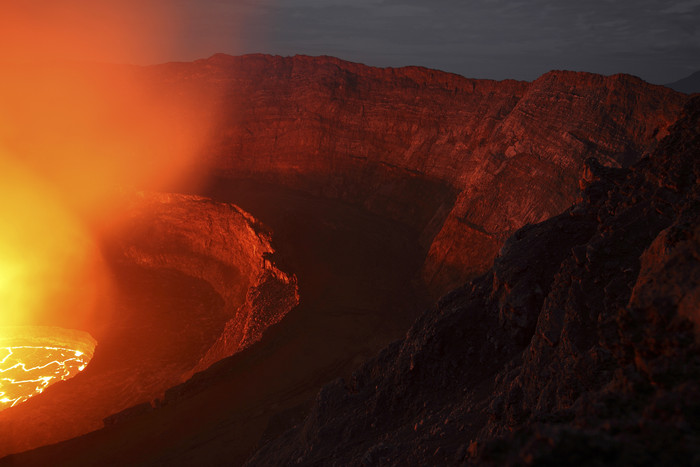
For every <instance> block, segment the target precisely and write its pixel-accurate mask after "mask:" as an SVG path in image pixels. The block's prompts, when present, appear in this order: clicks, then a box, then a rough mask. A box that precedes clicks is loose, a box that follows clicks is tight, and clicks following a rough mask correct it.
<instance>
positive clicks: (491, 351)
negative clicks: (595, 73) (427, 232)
mask: <svg viewBox="0 0 700 467" xmlns="http://www.w3.org/2000/svg"><path fill="white" fill-rule="evenodd" d="M699 180H700V98H698V99H695V100H694V101H692V102H691V104H690V105H689V106H688V107H687V108H686V112H685V115H684V116H683V117H682V118H681V120H680V121H679V122H678V123H677V124H676V125H675V126H674V127H673V130H672V133H671V135H670V136H669V137H667V138H666V139H665V140H664V141H663V142H662V144H661V146H660V147H659V149H658V150H657V151H656V152H655V153H654V155H653V156H651V157H650V158H647V159H644V160H642V161H640V162H639V163H637V164H635V165H634V166H633V167H632V168H631V169H629V170H626V169H610V168H606V167H604V166H601V165H599V164H598V163H597V162H596V161H595V160H590V161H588V162H587V168H586V171H585V174H584V177H583V180H582V187H583V188H584V190H583V196H582V200H581V202H579V203H578V204H576V205H574V206H573V207H571V208H570V209H568V210H567V211H566V212H564V213H563V214H561V215H559V216H556V217H553V218H551V219H549V220H547V221H545V222H543V223H540V224H536V225H529V226H526V227H524V228H522V229H520V230H519V231H518V232H516V234H515V235H513V236H512V237H511V238H510V239H509V240H508V241H507V242H506V244H505V246H504V247H503V248H502V249H501V252H500V254H499V256H498V258H497V259H496V261H495V263H494V265H493V267H492V268H491V270H490V271H489V272H487V273H486V274H485V275H483V276H481V277H479V278H478V279H475V280H474V281H472V282H470V283H468V284H466V285H464V286H463V287H462V288H460V289H457V290H455V291H453V292H452V293H450V294H448V295H447V296H445V297H444V298H443V299H442V300H441V301H440V303H439V304H438V306H437V307H436V308H435V309H433V310H431V311H429V312H428V313H426V314H424V315H423V316H422V317H421V318H419V320H418V321H417V322H416V324H415V325H414V326H413V327H412V328H411V330H410V331H409V333H408V335H407V337H406V338H405V339H404V340H402V341H399V342H397V343H395V344H393V345H391V346H389V347H387V348H386V349H385V350H384V351H382V352H381V353H380V354H379V356H377V357H376V358H375V359H374V360H373V361H371V362H369V363H368V364H366V365H365V366H363V367H362V368H361V369H360V370H359V371H357V372H356V373H355V374H354V375H353V376H352V378H350V379H346V380H340V379H339V380H337V381H335V382H333V383H331V384H329V385H327V386H325V387H324V388H323V389H322V390H321V392H320V393H319V395H318V397H317V399H316V402H315V404H314V406H313V408H312V410H311V413H310V415H309V416H308V417H307V418H306V420H305V421H304V422H303V423H301V424H299V425H298V426H297V427H295V428H294V429H293V430H291V431H289V432H287V433H285V434H284V435H283V436H281V437H280V438H278V439H276V440H274V441H272V442H271V443H269V444H268V445H267V446H265V447H264V448H263V449H261V450H260V451H259V452H258V453H257V454H256V455H255V456H254V457H253V458H252V459H250V460H249V462H248V465H251V466H252V465H256V466H257V465H260V466H262V465H291V464H295V465H318V466H321V465H444V464H454V465H459V464H462V463H463V462H467V463H475V464H479V465H484V464H485V465H524V464H533V463H534V464H539V465H697V462H698V460H700V352H699V350H700V346H699V345H698V342H699V341H700V339H699V333H698V325H700V184H699V183H698V182H699Z"/></svg>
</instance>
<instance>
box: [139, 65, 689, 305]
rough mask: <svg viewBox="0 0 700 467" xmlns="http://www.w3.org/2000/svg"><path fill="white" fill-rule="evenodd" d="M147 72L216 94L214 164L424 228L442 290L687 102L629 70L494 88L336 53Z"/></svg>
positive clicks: (210, 157)
mask: <svg viewBox="0 0 700 467" xmlns="http://www.w3.org/2000/svg"><path fill="white" fill-rule="evenodd" d="M148 72H149V73H152V74H153V75H154V77H155V78H156V79H159V80H168V81H169V82H172V83H175V84H176V85H177V86H181V87H183V88H184V89H200V90H201V89H211V92H209V93H208V95H216V96H218V97H217V99H218V102H217V105H215V106H214V107H217V108H218V109H219V114H218V119H217V121H218V125H217V126H216V128H214V130H213V131H212V138H211V145H210V146H209V147H208V149H207V150H206V151H205V155H204V156H203V157H204V158H205V159H206V160H207V161H208V164H209V165H210V166H211V167H212V168H213V169H214V170H215V171H216V172H217V173H218V174H219V175H223V176H225V177H227V178H230V179H242V178H252V179H256V180H266V181H270V182H274V183H279V184H283V185H285V186H289V187H292V188H295V189H299V190H302V191H305V192H308V193H312V194H314V195H318V196H323V197H329V198H338V199H342V200H345V201H349V202H352V203H355V204H358V205H361V206H364V207H365V208H367V209H369V210H370V211H372V212H375V213H378V214H381V215H383V216H386V217H389V218H391V219H394V220H399V221H401V222H404V223H406V224H407V225H409V226H411V227H412V228H414V229H417V230H418V231H420V232H422V238H423V243H424V245H425V248H426V250H428V254H427V258H426V262H425V266H424V268H423V277H424V279H425V281H426V282H427V283H429V284H430V285H431V287H432V289H433V291H434V292H435V293H436V294H438V295H439V294H441V293H444V292H446V291H448V290H449V289H451V288H452V287H453V286H455V285H457V284H460V283H463V282H464V280H466V279H467V278H470V277H474V276H475V275H477V274H478V273H481V272H483V271H484V270H485V269H487V268H488V266H489V265H490V263H491V261H492V260H493V258H494V257H495V255H496V252H497V251H498V249H499V248H500V246H501V244H502V242H503V241H504V240H505V239H506V238H507V237H508V236H509V235H510V234H511V233H512V232H514V231H515V230H516V229H518V228H519V227H522V226H523V225H525V224H526V223H531V222H538V221H541V220H544V219H546V218H548V217H551V216H552V215H555V214H558V213H559V212H561V211H563V210H564V209H565V208H566V207H567V206H569V205H570V204H571V203H572V202H573V201H574V200H575V196H576V181H577V179H578V176H579V174H580V172H581V170H582V168H583V161H584V160H585V159H586V158H588V157H596V158H597V159H598V160H600V161H601V163H603V164H605V165H611V166H626V165H629V164H630V163H631V162H634V161H636V160H638V159H639V158H640V157H641V156H642V155H643V154H645V153H648V152H649V151H651V150H652V149H653V148H654V147H655V146H656V144H657V142H658V141H659V140H660V139H661V138H662V137H663V136H665V135H666V133H667V128H668V126H669V125H670V124H671V123H672V122H673V121H674V120H675V119H676V118H677V116H678V113H679V112H680V109H681V107H682V104H683V102H685V100H686V99H687V97H686V96H684V95H682V94H679V93H676V92H674V91H672V90H670V89H668V88H665V87H663V86H653V85H650V84H648V83H645V82H643V81H641V80H639V79H637V78H635V77H632V76H627V75H615V76H609V77H604V76H599V75H594V74H588V73H574V72H564V71H553V72H550V73H547V74H545V75H543V76H542V77H540V78H539V79H537V80H536V81H534V82H532V83H528V82H517V81H501V82H495V81H489V80H473V79H466V78H463V77H461V76H458V75H453V74H449V73H443V72H439V71H435V70H428V69H424V68H417V67H408V68H399V69H393V68H386V69H380V68H372V67H367V66H364V65H360V64H356V63H349V62H344V61H342V60H338V59H335V58H331V57H317V58H313V57H305V56H296V57H277V56H266V55H246V56H242V57H230V56H226V55H215V56H213V57H211V58H209V59H207V60H199V61H195V62H193V63H177V64H168V65H163V66H161V67H155V68H153V69H148ZM183 92H184V91H183Z"/></svg>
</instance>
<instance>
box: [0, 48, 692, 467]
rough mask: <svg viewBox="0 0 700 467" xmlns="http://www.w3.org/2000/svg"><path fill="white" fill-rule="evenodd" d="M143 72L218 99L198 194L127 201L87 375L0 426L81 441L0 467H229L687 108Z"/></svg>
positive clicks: (430, 78)
mask: <svg viewBox="0 0 700 467" xmlns="http://www.w3.org/2000/svg"><path fill="white" fill-rule="evenodd" d="M141 72H142V73H143V74H144V76H146V77H147V79H149V80H152V82H153V83H154V85H161V84H162V85H163V86H167V87H168V88H169V89H176V90H179V92H182V93H188V92H193V91H192V90H193V89H194V90H197V91H196V92H197V95H198V96H199V95H200V92H201V91H202V90H208V89H209V90H210V89H216V90H217V92H211V93H203V94H201V95H207V96H216V99H217V101H216V102H214V103H212V102H206V103H203V104H202V108H207V109H209V108H214V109H217V110H216V112H217V117H218V118H217V121H218V122H219V123H218V125H217V126H216V127H215V128H214V129H212V134H211V138H210V140H209V142H208V144H207V146H206V148H205V150H204V152H203V154H202V160H201V163H202V164H203V165H206V167H207V171H208V172H207V173H208V178H207V183H206V184H205V185H203V186H201V187H199V188H198V189H197V190H195V191H193V192H190V193H185V194H159V193H143V192H134V193H128V194H125V195H124V196H126V197H127V198H128V199H129V202H128V206H129V213H130V218H129V219H130V220H129V222H128V225H127V226H126V227H124V228H123V229H121V230H120V233H119V234H118V235H114V236H107V237H106V238H103V243H104V245H103V247H104V251H105V255H106V257H107V259H108V262H109V264H110V265H111V266H112V271H113V276H114V282H115V284H116V288H117V293H116V294H115V297H116V298H115V299H114V303H113V304H112V305H113V309H114V311H113V313H111V315H110V321H109V322H107V323H102V324H103V326H102V328H101V330H97V331H96V332H97V333H98V334H99V335H97V336H96V337H97V338H98V341H99V344H98V347H97V350H96V353H95V357H94V359H93V362H92V363H91V364H90V366H89V367H88V368H87V369H86V370H85V371H84V372H83V373H82V374H80V375H79V376H77V377H76V378H74V379H72V380H70V381H67V382H64V383H61V384H56V385H55V386H53V387H52V388H50V389H49V390H47V391H46V393H45V394H44V395H42V397H41V398H36V399H32V400H30V401H28V402H27V403H25V404H22V406H18V407H16V408H13V409H11V410H7V411H4V412H2V413H0V431H2V432H3V433H7V434H8V435H7V436H3V438H2V440H0V454H11V453H16V452H19V451H23V450H27V449H32V448H37V447H39V446H43V445H46V444H49V443H55V442H58V441H63V440H66V439H68V438H72V437H75V436H79V435H82V436H79V437H77V438H75V439H72V440H69V441H65V442H63V443H59V444H55V445H52V446H46V447H43V448H40V449H36V450H33V451H29V452H26V453H22V454H18V455H15V456H10V457H7V458H6V459H5V461H6V462H10V463H11V465H25V464H26V465H30V464H33V463H41V462H42V461H43V460H46V459H49V458H51V459H53V460H55V461H59V462H60V461H65V462H72V463H75V464H81V465H91V464H95V463H98V462H104V461H105V460H106V459H109V461H110V462H117V463H144V464H149V463H151V464H158V463H171V464H183V465H186V464H199V465H215V464H217V463H218V462H220V461H221V459H222V458H225V459H226V462H229V463H232V464H241V463H243V462H244V461H245V460H246V459H247V458H248V457H249V456H250V455H251V454H252V453H253V452H254V451H255V449H256V448H259V447H260V446H262V445H263V444H264V443H265V442H266V441H269V440H270V439H274V438H276V437H277V436H279V435H280V434H281V433H282V432H283V431H284V430H286V429H288V428H290V427H292V426H293V425H295V424H298V423H300V422H301V421H302V420H303V419H304V417H305V416H306V415H307V414H308V413H309V411H310V410H312V403H313V400H314V397H315V396H316V394H317V392H318V390H319V388H321V386H322V385H323V384H325V383H327V382H328V381H331V380H334V379H336V378H338V377H343V378H345V379H346V380H350V379H351V378H352V375H353V372H354V371H355V370H357V369H358V368H359V367H360V365H361V364H362V363H363V362H364V361H366V360H368V359H370V358H371V357H374V356H375V355H376V354H377V353H378V352H379V351H380V350H381V349H382V348H385V347H386V346H387V345H388V344H390V343H391V342H392V341H394V340H396V339H399V338H401V337H402V336H404V335H405V333H406V332H407V330H408V329H409V327H410V326H411V325H412V324H413V323H414V321H415V320H416V318H417V317H418V316H419V315H420V313H421V312H422V311H423V310H425V309H426V308H428V305H429V304H430V303H431V301H432V300H434V299H435V298H437V297H439V296H441V295H443V294H445V293H447V292H449V291H450V290H452V289H453V288H454V287H455V286H458V285H462V284H464V283H465V282H466V281H468V280H470V279H474V278H475V277H478V276H479V275H480V274H482V273H484V272H485V271H487V269H488V268H489V267H490V266H491V264H492V263H493V260H494V258H495V257H496V255H497V254H498V252H499V250H500V249H501V248H502V247H503V248H504V249H505V250H507V249H508V248H509V246H508V245H511V244H512V243H509V244H508V245H506V246H505V247H504V246H503V245H504V242H505V241H506V239H507V238H508V237H510V236H511V235H512V234H513V233H514V232H516V231H517V230H518V229H519V228H521V227H523V226H525V225H527V224H530V223H536V222H540V221H544V220H545V219H548V218H550V217H552V216H554V215H557V214H560V213H561V212H562V211H564V210H565V209H567V208H568V207H569V206H570V205H571V204H572V203H573V202H574V201H576V199H577V197H579V196H580V190H581V187H580V186H579V180H580V178H581V174H582V173H583V172H584V170H589V169H586V167H590V164H592V163H590V162H589V165H585V164H584V161H586V160H587V159H589V158H591V157H594V158H595V159H596V160H597V161H600V163H602V164H604V165H606V166H610V167H616V168H619V167H626V166H629V165H630V164H632V163H634V162H636V161H638V160H640V159H641V158H642V157H643V156H645V155H648V154H650V153H651V152H652V151H653V150H654V149H655V148H656V146H657V145H658V143H659V141H661V140H662V139H663V138H664V137H665V136H666V135H667V134H668V130H669V127H670V126H671V124H672V123H673V122H674V121H675V120H676V119H677V117H678V115H679V114H680V112H681V109H682V107H683V105H684V104H685V102H686V101H687V97H686V96H684V95H682V94H680V93H676V92H674V91H672V90H670V89H667V88H664V87H661V86H653V85H650V84H647V83H645V82H643V81H641V80H639V79H637V78H634V77H631V76H626V75H615V76H610V77H603V76H599V75H593V74H586V73H574V72H563V71H554V72H551V73H548V74H545V75H543V76H542V77H540V78H539V79H537V80H535V81H534V82H532V83H528V82H516V81H503V82H494V81H487V80H470V79H466V78H463V77H460V76H457V75H451V74H448V73H442V72H438V71H434V70H427V69H422V68H413V67H410V68H401V69H390V68H389V69H378V68H372V67H366V66H364V65H359V64H354V63H349V62H344V61H341V60H338V59H334V58H331V57H317V58H312V57H303V56H297V57H289V58H283V57H273V56H264V55H249V56H243V57H229V56H225V55H215V56H213V57H211V58H209V59H206V60H199V61H195V62H192V63H173V64H166V65H161V66H157V67H147V68H144V69H143V70H141ZM212 104H214V105H212ZM520 232H524V231H520ZM584 233H585V232H584ZM505 250H501V253H502V254H505V253H504V251H505ZM567 251H568V250H567ZM506 253H507V252H506ZM547 254H549V253H547ZM552 254H554V253H552ZM533 264H535V266H533V267H542V268H544V269H543V270H546V272H547V273H546V274H545V273H544V272H543V273H542V274H543V276H547V277H549V275H551V274H553V272H551V271H549V269H551V268H550V266H547V265H539V263H537V262H536V261H535V262H533ZM523 267H525V266H523ZM552 267H554V266H552ZM548 268H549V269H548ZM509 273H510V272H509ZM498 280H499V281H501V282H502V283H499V284H498V288H499V290H502V291H504V292H503V294H504V296H503V297H504V298H503V300H502V301H503V303H501V306H500V308H499V310H500V311H499V313H500V314H501V315H502V316H501V318H498V319H500V320H501V322H502V323H507V326H506V327H507V328H508V332H509V333H510V334H509V338H510V339H512V342H513V344H512V345H514V346H522V345H525V343H526V342H527V340H528V339H529V338H530V337H531V336H532V333H533V330H534V327H535V322H536V317H533V316H530V315H528V310H530V309H532V308H533V307H535V306H536V304H537V303H540V304H541V301H542V300H543V299H544V296H545V292H546V291H545V290H541V291H540V293H539V295H537V293H535V295H532V294H529V295H528V294H525V295H527V297H528V300H532V301H533V303H535V302H536V303H535V305H533V303H529V302H528V303H524V302H523V303H520V302H517V300H516V298H517V297H521V296H522V294H518V293H513V291H512V290H510V289H509V287H510V285H511V283H513V284H516V282H517V281H515V279H513V278H509V277H499V278H498ZM477 285H478V283H477ZM530 285H532V284H523V283H518V285H514V287H529V286H530ZM475 287H476V286H475ZM508 297H511V298H513V300H515V301H511V302H509V301H508V300H509V298H508ZM448 302H449V299H448V301H447V302H445V301H443V303H448ZM421 319H422V320H423V321H426V319H427V318H425V317H423V318H421ZM533 320H534V321H533ZM419 324H420V321H419V322H418V324H416V325H415V326H414V328H413V331H412V332H414V333H415V332H417V331H416V329H417V327H416V326H419ZM480 339H481V337H478V338H475V342H480ZM392 349H393V350H392ZM395 350H396V347H395V345H394V346H393V347H389V348H388V350H385V351H384V353H382V354H381V355H387V352H389V353H391V352H394V351H395ZM380 358H381V357H380ZM499 363H502V362H500V361H499ZM365 371H369V370H365ZM332 390H333V388H332V387H331V389H325V390H324V391H326V392H328V391H332ZM409 392H410V391H409ZM322 394H323V393H322ZM324 397H325V396H324ZM319 398H320V399H318V400H319V401H321V402H322V401H323V400H324V399H323V397H322V396H319ZM333 403H335V402H333ZM317 404H318V403H317ZM377 404H379V402H377ZM319 410H321V409H319V407H318V405H316V406H314V408H313V410H312V411H311V413H312V416H315V415H314V414H316V415H318V413H319ZM103 426H104V428H102V427H103ZM313 429H314V430H315V429H316V428H315V426H314V428H313ZM93 430H97V431H93ZM89 431H92V432H91V433H88V432H89ZM85 433H88V434H85ZM315 434H317V433H315ZM315 434H314V435H315ZM286 436H292V435H286ZM319 436H320V435H319ZM112 443H117V444H118V445H119V446H120V447H119V449H118V452H115V450H114V449H113V448H111V447H110V446H114V444H112ZM262 455H263V456H264V455H265V451H262ZM272 457H274V456H272ZM356 460H357V459H356ZM261 462H262V463H264V462H265V461H264V460H263V461H261ZM370 463H371V462H370Z"/></svg>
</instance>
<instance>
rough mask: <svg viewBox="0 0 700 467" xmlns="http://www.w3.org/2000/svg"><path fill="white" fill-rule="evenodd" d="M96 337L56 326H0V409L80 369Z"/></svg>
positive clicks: (68, 376)
mask: <svg viewBox="0 0 700 467" xmlns="http://www.w3.org/2000/svg"><path fill="white" fill-rule="evenodd" d="M95 344H96V343H95V340H94V339H93V338H92V337H91V336H90V335H89V334H87V333H85V332H80V331H71V330H67V329H61V328H56V327H41V326H34V327H32V326H25V327H16V328H0V411H2V410H4V409H7V408H9V407H14V406H15V405H17V404H19V403H21V402H24V401H26V400H27V399H29V398H30V397H32V396H35V395H37V394H41V393H42V392H43V391H44V390H45V389H46V388H47V387H49V386H51V385H52V384H54V383H57V382H58V381H63V380H66V379H69V378H72V377H73V376H75V375H76V374H78V373H79V372H81V371H83V370H84V369H85V367H86V366H87V364H88V363H89V362H90V360H91V359H92V355H93V353H94V350H95Z"/></svg>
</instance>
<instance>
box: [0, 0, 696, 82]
mask: <svg viewBox="0 0 700 467" xmlns="http://www.w3.org/2000/svg"><path fill="white" fill-rule="evenodd" d="M9 6H10V10H9V14H8V11H7V9H4V11H3V15H2V17H0V44H5V45H4V46H2V48H4V49H5V51H7V49H8V47H9V49H10V50H13V51H15V52H17V51H18V52H19V55H21V56H24V55H25V54H26V53H27V47H24V44H29V45H30V46H31V47H30V50H33V51H40V52H41V53H43V54H49V53H50V54H54V55H55V54H56V53H57V51H59V50H62V51H65V50H68V49H71V48H72V49H75V47H76V44H80V45H81V47H82V49H83V50H82V52H85V49H86V47H88V48H91V50H90V52H91V54H92V55H85V54H83V55H82V56H81V57H80V58H87V59H90V60H102V61H117V62H130V63H138V64H154V63H162V62H166V61H191V60H196V59H200V58H206V57H209V56H211V55H213V54H215V53H228V54H232V55H239V54H244V53H270V54H277V55H283V56H288V55H295V54H305V55H332V56H335V57H338V58H341V59H345V60H350V61H354V62H360V63H365V64H367V65H373V66H379V67H388V66H392V67H397V66H407V65H418V66H425V67H429V68H435V69H439V70H444V71H449V72H453V73H458V74H461V75H464V76H467V77H470V78H491V79H507V78H514V79H522V80H533V79H535V78H537V77H538V76H540V75H542V74H543V73H546V72H547V71H549V70H552V69H569V70H578V71H590V72H595V73H602V74H614V73H630V74H633V75H637V76H639V77H641V78H643V79H645V80H647V81H650V82H652V83H659V84H665V83H669V82H672V81H676V80H678V79H681V78H683V77H686V76H688V75H690V74H691V73H692V72H694V71H697V70H700V0H634V1H633V0H587V1H581V0H101V1H99V2H95V1H94V0H62V1H60V2H45V1H43V0H26V1H22V2H16V3H12V4H11V5H9ZM8 31H9V32H8ZM38 33H39V34H40V35H39V36H37V34H38ZM4 36H7V37H4ZM37 37H40V40H37ZM8 44H9V46H8ZM16 46H17V47H16ZM72 49H71V50H72ZM15 55H17V54H15Z"/></svg>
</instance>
